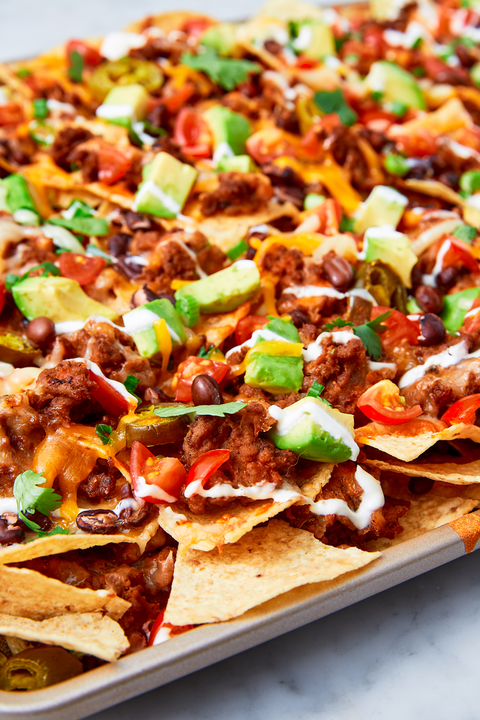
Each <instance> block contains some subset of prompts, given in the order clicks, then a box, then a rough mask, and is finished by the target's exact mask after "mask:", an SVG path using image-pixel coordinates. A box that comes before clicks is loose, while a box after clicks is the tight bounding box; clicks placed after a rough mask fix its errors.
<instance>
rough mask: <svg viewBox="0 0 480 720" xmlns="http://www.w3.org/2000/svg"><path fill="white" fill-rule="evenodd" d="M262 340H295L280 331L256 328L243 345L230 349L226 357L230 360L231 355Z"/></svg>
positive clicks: (289, 341)
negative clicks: (279, 332)
mask: <svg viewBox="0 0 480 720" xmlns="http://www.w3.org/2000/svg"><path fill="white" fill-rule="evenodd" d="M262 340H267V341H273V342H288V343H291V342H293V340H288V339H287V338H285V337H283V335H279V334H278V333H276V332H273V330H268V328H260V330H255V332H254V333H253V335H252V337H251V338H250V340H246V341H245V342H244V343H242V344H241V345H237V346H236V347H234V348H232V349H231V350H229V351H228V352H227V353H226V354H225V359H226V360H228V358H229V357H230V355H232V354H233V353H235V352H237V351H238V350H241V349H242V348H252V347H254V345H256V344H257V343H258V342H261V341H262Z"/></svg>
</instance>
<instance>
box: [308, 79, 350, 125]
mask: <svg viewBox="0 0 480 720" xmlns="http://www.w3.org/2000/svg"><path fill="white" fill-rule="evenodd" d="M314 101H315V105H317V107H319V108H320V110H323V112H324V113H325V114H326V115H329V114H330V113H337V115H338V117H339V118H340V122H341V123H343V125H353V123H354V122H355V121H356V119H357V114H356V113H355V112H353V110H352V108H350V107H348V105H347V103H346V102H345V98H344V97H343V92H342V91H341V90H340V88H337V90H333V91H332V92H328V91H327V90H321V91H320V92H317V93H315V97H314Z"/></svg>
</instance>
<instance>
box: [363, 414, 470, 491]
mask: <svg viewBox="0 0 480 720" xmlns="http://www.w3.org/2000/svg"><path fill="white" fill-rule="evenodd" d="M419 422H421V423H423V424H425V421H423V420H421V421H419ZM414 423H415V420H412V421H411V422H410V423H408V425H410V426H411V428H412V429H413V428H415V427H417V426H416V425H414ZM436 424H437V425H438V423H436ZM431 425H432V428H434V423H431ZM418 427H419V428H421V427H422V426H420V425H418ZM459 439H467V440H473V442H476V443H480V427H477V426H476V425H464V424H463V423H460V424H458V425H452V426H451V427H447V428H445V429H443V430H440V431H437V432H435V431H429V432H425V431H423V432H421V431H420V432H418V433H417V434H413V432H412V434H410V435H407V434H405V428H403V429H402V426H401V425H380V424H379V423H369V424H368V425H364V426H363V427H361V428H358V429H357V430H356V431H355V440H356V441H357V443H358V444H359V445H369V446H370V447H374V448H376V449H377V450H381V452H384V453H386V454H387V455H390V456H391V457H394V458H397V460H403V461H404V462H410V460H415V459H416V458H418V457H419V456H420V455H421V454H422V453H424V452H425V450H428V448H430V447H432V445H435V443H437V442H439V441H440V440H459ZM469 482H471V480H470V481H469Z"/></svg>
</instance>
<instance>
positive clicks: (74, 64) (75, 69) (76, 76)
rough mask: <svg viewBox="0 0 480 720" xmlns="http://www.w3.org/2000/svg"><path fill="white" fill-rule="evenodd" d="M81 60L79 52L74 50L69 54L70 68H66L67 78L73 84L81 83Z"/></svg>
mask: <svg viewBox="0 0 480 720" xmlns="http://www.w3.org/2000/svg"><path fill="white" fill-rule="evenodd" d="M83 67H84V65H83V58H82V56H81V55H80V53H79V52H77V51H76V50H74V51H73V52H72V53H71V54H70V67H69V68H68V77H69V78H70V80H71V81H72V82H74V83H80V82H82V72H83Z"/></svg>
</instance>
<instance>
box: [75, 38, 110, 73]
mask: <svg viewBox="0 0 480 720" xmlns="http://www.w3.org/2000/svg"><path fill="white" fill-rule="evenodd" d="M73 52H78V54H79V55H80V56H81V58H82V60H83V62H84V63H85V65H89V66H90V67H96V66H97V65H100V63H101V62H102V60H103V58H102V56H101V55H100V53H99V52H98V50H95V48H93V47H91V46H90V45H87V43H85V42H83V40H73V39H72V40H69V41H68V43H67V48H66V55H67V60H70V56H71V54H72V53H73Z"/></svg>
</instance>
